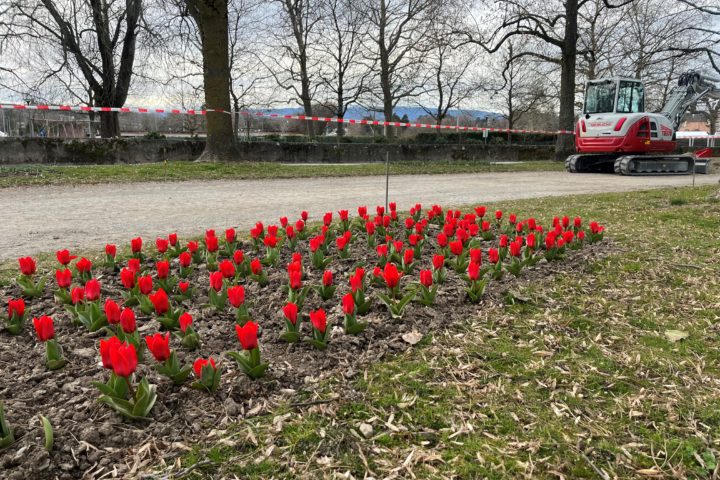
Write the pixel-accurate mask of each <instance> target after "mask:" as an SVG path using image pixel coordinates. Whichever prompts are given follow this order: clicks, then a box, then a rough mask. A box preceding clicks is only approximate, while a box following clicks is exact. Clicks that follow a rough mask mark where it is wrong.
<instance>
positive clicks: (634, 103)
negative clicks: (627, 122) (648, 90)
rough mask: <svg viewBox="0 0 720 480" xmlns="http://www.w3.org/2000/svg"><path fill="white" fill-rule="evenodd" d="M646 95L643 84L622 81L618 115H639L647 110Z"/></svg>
mask: <svg viewBox="0 0 720 480" xmlns="http://www.w3.org/2000/svg"><path fill="white" fill-rule="evenodd" d="M644 104H645V94H644V91H643V86H642V83H640V82H628V81H626V80H620V88H619V89H618V99H617V113H639V112H643V111H644V110H645V105H644Z"/></svg>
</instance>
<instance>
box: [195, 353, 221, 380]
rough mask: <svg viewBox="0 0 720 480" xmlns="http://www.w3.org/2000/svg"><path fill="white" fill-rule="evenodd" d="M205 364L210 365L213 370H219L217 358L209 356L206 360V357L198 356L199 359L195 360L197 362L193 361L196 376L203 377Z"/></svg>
mask: <svg viewBox="0 0 720 480" xmlns="http://www.w3.org/2000/svg"><path fill="white" fill-rule="evenodd" d="M205 365H210V366H211V367H212V368H213V370H217V367H216V366H215V360H213V358H212V357H208V359H207V360H205V359H204V358H198V359H197V360H195V363H193V371H194V372H195V376H196V377H198V378H202V370H203V368H204V367H205Z"/></svg>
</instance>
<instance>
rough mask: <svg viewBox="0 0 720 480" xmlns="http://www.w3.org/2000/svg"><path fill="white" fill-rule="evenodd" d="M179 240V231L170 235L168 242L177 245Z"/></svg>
mask: <svg viewBox="0 0 720 480" xmlns="http://www.w3.org/2000/svg"><path fill="white" fill-rule="evenodd" d="M177 241H178V236H177V233H171V234H170V235H168V242H169V243H170V245H171V246H173V247H175V246H176V245H177Z"/></svg>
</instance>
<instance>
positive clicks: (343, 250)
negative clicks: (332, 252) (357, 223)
mask: <svg viewBox="0 0 720 480" xmlns="http://www.w3.org/2000/svg"><path fill="white" fill-rule="evenodd" d="M351 238H352V234H351V233H350V231H346V232H345V233H344V234H343V235H341V236H339V237H337V238H336V239H335V245H336V246H337V249H338V253H339V254H340V258H348V257H350V249H349V248H348V245H349V243H350V239H351Z"/></svg>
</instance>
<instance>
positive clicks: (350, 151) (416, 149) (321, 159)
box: [0, 138, 553, 165]
mask: <svg viewBox="0 0 720 480" xmlns="http://www.w3.org/2000/svg"><path fill="white" fill-rule="evenodd" d="M203 147H204V141H203V140H179V139H178V140H175V139H167V140H165V139H157V140H156V139H152V140H150V139H140V138H130V139H125V138H123V139H116V140H99V139H96V140H89V139H87V140H61V139H47V138H33V139H0V165H16V164H29V163H30V164H75V165H82V164H112V163H148V162H160V161H163V160H169V161H190V160H194V159H195V158H197V157H198V155H200V153H201V152H202V150H203ZM238 149H239V151H240V158H241V160H248V161H267V162H283V163H355V162H368V161H372V162H374V161H384V160H385V155H386V153H389V155H390V159H391V160H393V161H397V160H406V161H423V160H426V161H433V160H435V161H437V160H443V161H447V160H458V161H531V160H549V159H552V158H553V147H552V146H506V145H482V144H467V145H460V146H458V145H414V144H402V145H393V144H381V143H377V144H359V143H340V144H316V143H284V142H241V143H240V144H238Z"/></svg>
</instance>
